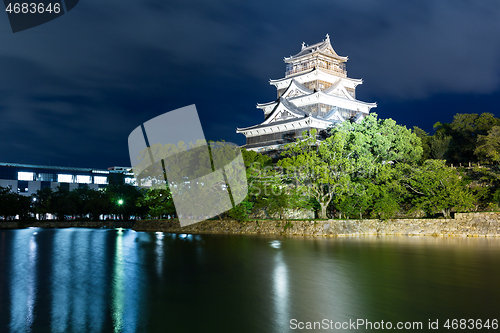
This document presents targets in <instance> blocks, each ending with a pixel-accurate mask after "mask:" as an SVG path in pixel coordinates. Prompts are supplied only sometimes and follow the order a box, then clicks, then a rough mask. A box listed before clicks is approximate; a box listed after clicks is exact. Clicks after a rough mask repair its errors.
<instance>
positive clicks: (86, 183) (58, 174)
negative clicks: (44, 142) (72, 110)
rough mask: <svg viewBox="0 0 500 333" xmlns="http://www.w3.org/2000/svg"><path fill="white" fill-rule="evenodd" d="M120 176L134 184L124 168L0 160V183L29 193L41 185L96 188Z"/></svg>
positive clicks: (130, 173) (26, 193)
mask: <svg viewBox="0 0 500 333" xmlns="http://www.w3.org/2000/svg"><path fill="white" fill-rule="evenodd" d="M111 177H116V178H123V181H124V182H125V183H129V184H133V183H134V178H133V177H134V174H133V173H132V172H131V169H130V168H127V167H111V168H109V169H108V170H104V169H91V168H71V167H57V166H43V165H31V164H17V163H0V186H2V187H8V188H10V189H11V190H12V191H14V192H17V193H20V194H22V195H26V196H30V195H32V194H35V193H36V191H37V190H40V189H43V188H51V189H54V190H55V189H57V188H58V187H60V188H62V189H66V190H73V189H75V188H78V187H89V188H93V189H99V188H103V187H106V186H107V185H108V184H109V181H110V178H111Z"/></svg>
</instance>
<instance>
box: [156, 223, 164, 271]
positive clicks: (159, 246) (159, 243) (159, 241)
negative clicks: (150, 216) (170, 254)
mask: <svg viewBox="0 0 500 333" xmlns="http://www.w3.org/2000/svg"><path fill="white" fill-rule="evenodd" d="M163 237H164V235H163V232H157V233H156V250H155V252H156V273H157V274H158V276H159V277H160V279H161V278H162V277H163V244H164V242H163Z"/></svg>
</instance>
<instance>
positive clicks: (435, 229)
mask: <svg viewBox="0 0 500 333" xmlns="http://www.w3.org/2000/svg"><path fill="white" fill-rule="evenodd" d="M25 227H41V228H70V227H81V228H102V227H107V228H118V227H122V228H132V229H134V230H136V231H163V232H172V233H189V234H249V235H253V234H254V235H258V234H262V235H290V236H329V237H338V236H361V235H411V236H413V235H414V236H462V237H467V236H468V237H479V236H488V237H490V236H496V237H499V236H500V213H497V212H494V213H457V214H456V215H455V218H453V219H393V220H387V221H382V220H305V221H298V220H289V221H281V220H251V221H246V222H238V221H232V220H211V221H203V222H200V223H195V224H192V225H189V226H186V227H183V228H181V226H180V224H179V222H178V221H177V220H144V221H136V222H135V223H134V222H133V221H99V222H56V221H35V222H29V223H22V222H17V221H14V222H0V228H4V229H5V228H10V229H16V228H25Z"/></svg>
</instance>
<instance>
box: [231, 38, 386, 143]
mask: <svg viewBox="0 0 500 333" xmlns="http://www.w3.org/2000/svg"><path fill="white" fill-rule="evenodd" d="M284 61H285V63H286V72H285V77H284V78H281V79H278V80H270V81H269V83H270V84H271V85H274V86H275V87H276V89H277V94H278V98H277V99H276V100H275V101H273V102H269V103H264V104H257V108H259V109H262V111H263V112H264V122H262V123H261V124H258V125H254V126H251V127H246V128H238V129H237V130H236V132H237V133H242V134H244V135H245V136H246V138H247V142H246V145H245V146H244V148H246V149H250V150H258V151H269V150H275V149H277V148H278V147H279V146H280V145H282V144H285V143H287V142H291V141H293V140H294V139H295V138H300V137H301V135H302V132H303V131H305V130H311V129H313V128H315V129H317V130H318V132H319V131H321V130H325V129H327V128H328V127H330V126H333V125H335V124H336V123H340V122H343V121H345V120H351V121H359V120H361V119H363V118H364V117H365V116H366V115H368V113H369V112H370V109H371V108H374V107H376V106H377V104H376V103H366V102H362V101H358V100H357V99H356V86H357V85H358V84H362V83H363V81H362V80H360V79H351V78H348V77H347V70H346V65H345V63H346V62H347V57H341V56H339V55H338V54H337V53H336V52H335V50H334V49H333V48H332V45H331V44H330V37H329V36H328V35H326V38H325V39H324V40H323V41H322V42H320V43H317V44H314V45H311V46H306V45H305V43H302V49H301V50H300V52H299V53H297V54H296V55H294V56H290V57H288V58H284Z"/></svg>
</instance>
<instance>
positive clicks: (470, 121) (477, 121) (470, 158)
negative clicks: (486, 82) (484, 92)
mask: <svg viewBox="0 0 500 333" xmlns="http://www.w3.org/2000/svg"><path fill="white" fill-rule="evenodd" d="M494 126H500V119H499V118H496V117H495V116H494V115H493V114H491V113H482V114H481V115H478V114H476V113H470V114H468V113H457V114H456V115H455V116H454V117H453V121H452V122H451V123H450V124H441V123H436V124H435V125H434V128H435V129H436V134H437V133H441V135H442V138H445V137H446V136H451V141H450V146H449V149H448V151H447V153H446V155H445V159H446V160H448V162H450V163H468V162H475V161H477V155H475V154H474V153H475V151H476V144H477V140H478V137H479V136H480V135H483V136H484V135H487V134H488V131H490V130H491V129H492V127H494Z"/></svg>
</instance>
